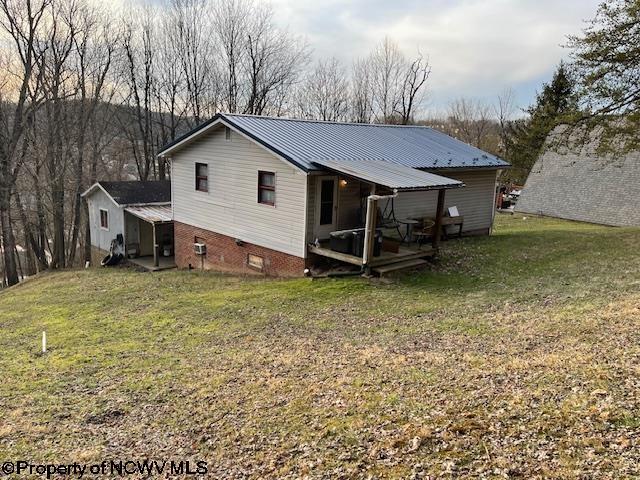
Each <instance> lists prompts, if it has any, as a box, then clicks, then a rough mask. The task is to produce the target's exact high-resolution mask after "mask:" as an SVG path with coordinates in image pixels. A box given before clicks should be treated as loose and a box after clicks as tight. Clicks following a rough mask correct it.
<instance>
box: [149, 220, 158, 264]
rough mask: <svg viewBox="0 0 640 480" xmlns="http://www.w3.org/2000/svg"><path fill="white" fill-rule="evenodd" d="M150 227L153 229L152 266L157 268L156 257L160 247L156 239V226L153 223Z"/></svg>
mask: <svg viewBox="0 0 640 480" xmlns="http://www.w3.org/2000/svg"><path fill="white" fill-rule="evenodd" d="M151 225H152V227H153V266H154V267H158V266H159V265H160V258H159V256H158V254H159V250H160V247H159V245H158V241H157V239H156V224H155V222H154V223H152V224H151Z"/></svg>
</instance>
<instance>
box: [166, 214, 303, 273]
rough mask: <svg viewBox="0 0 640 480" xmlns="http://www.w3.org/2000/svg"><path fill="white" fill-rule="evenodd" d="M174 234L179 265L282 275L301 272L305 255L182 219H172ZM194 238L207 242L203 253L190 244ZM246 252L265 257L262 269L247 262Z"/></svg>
mask: <svg viewBox="0 0 640 480" xmlns="http://www.w3.org/2000/svg"><path fill="white" fill-rule="evenodd" d="M173 227H174V235H175V261H176V265H177V266H178V268H189V265H191V267H192V268H195V269H204V270H218V271H226V272H235V273H246V274H264V275H272V276H281V277H300V276H302V275H303V274H304V269H305V266H306V262H305V259H304V258H301V257H296V256H294V255H289V254H287V253H282V252H277V251H275V250H271V249H269V248H265V247H261V246H258V245H253V244H251V243H244V244H243V245H241V246H240V245H237V244H236V241H235V238H232V237H228V236H226V235H222V234H220V233H216V232H211V231H209V230H204V229H202V228H197V227H193V226H191V225H187V224H185V223H180V222H175V221H174V223H173ZM196 238H198V239H199V240H201V241H203V242H204V243H205V244H206V246H207V253H206V255H196V254H195V253H194V251H193V244H194V243H195V240H196ZM249 254H251V255H257V256H259V257H262V258H263V259H264V268H263V270H262V271H260V270H258V269H255V268H253V267H250V266H249V265H248V257H249Z"/></svg>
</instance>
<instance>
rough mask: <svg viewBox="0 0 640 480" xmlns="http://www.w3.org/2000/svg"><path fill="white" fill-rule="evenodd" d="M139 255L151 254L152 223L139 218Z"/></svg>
mask: <svg viewBox="0 0 640 480" xmlns="http://www.w3.org/2000/svg"><path fill="white" fill-rule="evenodd" d="M138 228H139V229H140V256H141V257H144V256H147V255H153V225H152V224H151V223H149V222H145V221H144V220H140V223H139V227H138Z"/></svg>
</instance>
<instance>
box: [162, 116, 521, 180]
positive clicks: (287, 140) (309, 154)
mask: <svg viewBox="0 0 640 480" xmlns="http://www.w3.org/2000/svg"><path fill="white" fill-rule="evenodd" d="M219 122H222V123H225V124H227V125H229V126H231V127H233V128H235V129H237V130H238V131H240V132H241V133H243V134H245V135H247V136H248V137H250V138H252V139H253V140H255V141H256V142H258V143H260V144H262V145H263V146H264V147H265V148H267V149H269V150H271V151H273V152H274V153H276V154H277V155H279V156H281V157H283V158H284V159H286V160H288V161H290V162H291V163H293V164H295V165H297V166H298V167H300V168H302V169H303V170H305V171H310V170H317V169H318V162H316V160H340V161H342V160H358V161H386V162H392V163H396V164H398V165H403V166H405V167H411V168H421V169H440V168H443V169H445V168H504V167H508V166H509V164H508V163H507V162H505V161H504V160H501V159H500V158H498V157H496V156H494V155H491V154H489V153H487V152H484V151H482V150H480V149H478V148H476V147H473V146H471V145H468V144H466V143H464V142H461V141H459V140H456V139H454V138H452V137H450V136H448V135H446V134H444V133H441V132H438V131H436V130H434V129H432V128H430V127H424V126H414V125H410V126H409V125H378V124H362V123H341V122H322V121H315V120H294V119H287V118H276V117H263V116H256V115H240V114H222V113H220V114H217V115H216V116H215V117H213V118H212V119H211V120H209V121H208V122H205V123H204V124H202V125H200V126H199V127H197V128H196V129H194V130H192V131H191V132H189V133H188V134H186V135H184V136H183V137H180V138H179V139H177V140H176V141H175V142H172V143H170V144H169V145H167V146H165V147H164V148H163V149H162V151H161V152H160V155H168V154H169V153H170V152H172V151H174V150H175V149H177V148H180V146H181V145H184V144H186V143H188V142H189V141H190V140H191V139H193V138H196V137H197V136H199V135H200V134H201V133H203V132H205V131H206V130H207V129H208V128H210V127H212V126H214V125H215V124H216V123H219Z"/></svg>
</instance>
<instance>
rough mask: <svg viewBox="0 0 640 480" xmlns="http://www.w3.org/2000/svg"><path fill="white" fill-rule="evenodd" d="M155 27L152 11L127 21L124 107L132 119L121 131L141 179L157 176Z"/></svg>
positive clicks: (139, 11)
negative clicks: (154, 101)
mask: <svg viewBox="0 0 640 480" xmlns="http://www.w3.org/2000/svg"><path fill="white" fill-rule="evenodd" d="M155 45H156V28H155V25H154V22H153V12H152V10H151V9H150V8H142V9H138V10H137V11H136V12H135V17H134V14H132V15H130V16H129V17H127V18H125V19H124V32H123V38H122V48H123V51H124V62H123V66H122V67H123V69H122V70H123V71H122V75H123V77H124V78H126V85H127V91H126V92H125V94H124V105H125V106H127V107H128V109H129V112H130V114H131V115H130V117H129V118H127V119H125V120H124V121H122V130H123V133H124V134H125V136H126V137H127V139H128V140H129V144H130V146H131V153H132V155H133V158H134V160H135V164H136V169H137V173H138V178H140V180H148V179H149V178H150V177H154V176H155V165H156V164H155V145H154V120H153V118H152V116H153V109H152V108H153V92H154V91H155V80H156V77H155V67H156V65H155V59H156V48H155Z"/></svg>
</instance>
